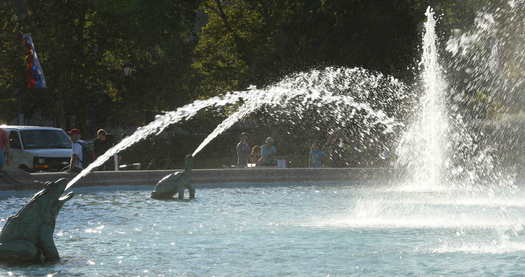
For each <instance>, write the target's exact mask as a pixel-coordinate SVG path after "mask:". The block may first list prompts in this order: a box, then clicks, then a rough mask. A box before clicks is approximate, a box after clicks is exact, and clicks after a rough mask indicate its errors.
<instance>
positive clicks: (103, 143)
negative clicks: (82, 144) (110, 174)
mask: <svg viewBox="0 0 525 277" xmlns="http://www.w3.org/2000/svg"><path fill="white" fill-rule="evenodd" d="M112 146H113V145H112V142H111V139H110V138H109V137H108V133H107V132H106V130H104V129H99V130H98V131H97V138H96V139H95V142H94V152H95V157H94V160H96V159H97V158H98V157H100V156H102V155H103V154H104V153H106V151H108V150H109V149H110V148H111V147H112ZM111 160H112V159H110V160H108V161H107V162H105V163H104V165H102V166H101V167H100V168H99V169H101V170H111V168H112V162H111Z"/></svg>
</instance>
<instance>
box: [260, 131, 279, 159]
mask: <svg viewBox="0 0 525 277" xmlns="http://www.w3.org/2000/svg"><path fill="white" fill-rule="evenodd" d="M273 143H274V141H273V138H272V137H267V138H266V140H265V141H264V144H263V145H262V146H261V158H260V159H259V162H258V163H257V165H258V166H259V165H262V166H272V165H275V154H276V153H277V148H275V146H274V145H273Z"/></svg>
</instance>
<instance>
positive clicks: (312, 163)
mask: <svg viewBox="0 0 525 277" xmlns="http://www.w3.org/2000/svg"><path fill="white" fill-rule="evenodd" d="M325 156H326V153H325V152H323V151H321V149H319V144H318V143H317V142H314V143H312V147H311V148H310V155H309V158H308V166H309V167H313V168H320V167H322V166H323V158H324V157H325Z"/></svg>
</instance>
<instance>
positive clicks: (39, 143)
mask: <svg viewBox="0 0 525 277" xmlns="http://www.w3.org/2000/svg"><path fill="white" fill-rule="evenodd" d="M20 136H21V137H22V143H23V144H24V148H25V149H51V148H71V140H70V139H69V137H68V135H66V133H64V132H61V131H59V130H21V131H20Z"/></svg>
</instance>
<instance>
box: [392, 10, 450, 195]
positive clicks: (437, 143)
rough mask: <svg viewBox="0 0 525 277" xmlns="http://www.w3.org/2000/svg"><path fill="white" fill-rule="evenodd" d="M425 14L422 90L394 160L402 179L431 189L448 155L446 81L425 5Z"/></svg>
mask: <svg viewBox="0 0 525 277" xmlns="http://www.w3.org/2000/svg"><path fill="white" fill-rule="evenodd" d="M425 15H426V16H427V21H426V22H425V32H424V35H423V55H422V58H421V62H420V68H421V69H422V73H421V80H420V81H421V83H422V91H421V96H420V101H419V104H418V107H417V110H416V113H415V118H414V119H413V121H412V122H411V124H410V126H409V128H408V129H407V131H406V132H405V134H404V135H403V137H402V139H401V142H400V146H399V148H398V157H399V160H398V162H399V163H400V164H401V165H402V166H403V167H405V169H406V174H407V176H406V178H407V179H406V180H405V181H406V182H407V184H409V185H410V186H411V187H414V188H416V189H435V188H438V187H440V186H441V184H442V183H443V181H444V169H445V165H446V161H447V155H448V145H447V141H448V138H447V133H448V129H449V120H448V115H447V107H446V90H447V83H446V81H445V79H444V76H443V70H442V68H441V66H440V64H439V53H438V46H437V42H438V38H437V35H436V31H435V28H436V20H435V18H434V12H433V10H432V9H431V8H430V7H429V8H428V9H427V11H426V13H425Z"/></svg>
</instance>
